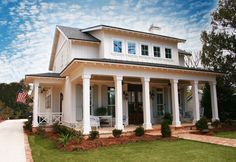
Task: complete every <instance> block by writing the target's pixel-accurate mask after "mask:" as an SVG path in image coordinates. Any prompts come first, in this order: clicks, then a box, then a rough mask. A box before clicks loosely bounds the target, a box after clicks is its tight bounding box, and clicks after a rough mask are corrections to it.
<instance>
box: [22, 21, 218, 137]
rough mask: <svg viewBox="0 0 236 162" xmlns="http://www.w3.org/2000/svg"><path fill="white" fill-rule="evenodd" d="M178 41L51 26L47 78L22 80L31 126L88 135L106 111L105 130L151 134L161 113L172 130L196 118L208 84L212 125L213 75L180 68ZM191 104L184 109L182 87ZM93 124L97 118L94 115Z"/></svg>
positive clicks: (109, 29) (136, 33) (101, 29)
mask: <svg viewBox="0 0 236 162" xmlns="http://www.w3.org/2000/svg"><path fill="white" fill-rule="evenodd" d="M184 42H185V40H183V39H179V38H174V37H168V36H164V35H159V34H153V33H148V32H142V31H135V30H130V29H124V28H118V27H113V26H107V25H98V26H93V27H89V28H85V29H78V28H71V27H65V26H57V27H56V30H55V36H54V40H53V45H52V51H51V59H50V63H49V70H50V71H52V72H51V73H42V74H30V75H26V82H27V83H33V85H34V86H33V87H34V88H33V92H32V94H33V97H34V105H33V127H38V126H39V125H40V124H46V125H50V124H52V123H53V122H55V121H60V122H61V123H62V124H64V125H67V126H70V127H74V128H76V129H80V130H82V131H83V133H84V134H88V133H89V131H90V130H91V124H92V126H93V124H94V123H91V119H93V117H94V116H96V115H97V114H96V112H97V109H98V108H100V107H105V110H107V111H105V113H106V114H104V115H105V116H100V117H99V119H106V120H107V121H108V122H109V123H110V126H111V127H115V128H117V129H125V128H124V126H127V125H141V124H142V125H143V126H144V128H145V129H152V126H153V125H154V124H157V123H159V122H160V120H161V118H162V116H163V115H164V113H166V112H169V113H172V115H173V122H172V124H173V125H174V126H181V122H186V121H191V122H196V121H197V120H199V118H200V110H199V95H198V86H199V84H204V83H205V82H209V84H210V87H211V94H212V95H211V96H212V97H211V102H212V112H213V113H212V114H213V119H212V120H216V119H219V117H218V107H217V94H216V76H217V75H221V74H219V73H216V72H213V71H209V70H204V69H193V68H187V67H185V66H184V55H189V53H187V52H185V51H183V50H179V49H178V43H184ZM190 85H191V86H192V98H193V104H191V105H192V106H191V107H186V106H187V104H186V99H187V96H186V93H185V92H186V88H187V87H188V86H190ZM95 119H98V118H96V117H95Z"/></svg>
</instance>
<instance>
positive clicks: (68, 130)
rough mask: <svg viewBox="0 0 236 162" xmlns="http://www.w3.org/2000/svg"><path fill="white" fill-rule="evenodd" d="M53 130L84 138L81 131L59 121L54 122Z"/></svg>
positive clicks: (61, 133)
mask: <svg viewBox="0 0 236 162" xmlns="http://www.w3.org/2000/svg"><path fill="white" fill-rule="evenodd" d="M53 130H54V132H56V133H58V134H60V135H69V136H71V137H73V138H82V133H81V131H76V130H75V129H73V128H69V127H66V126H64V125H60V124H58V123H55V124H53Z"/></svg>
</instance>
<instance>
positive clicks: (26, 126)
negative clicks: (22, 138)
mask: <svg viewBox="0 0 236 162" xmlns="http://www.w3.org/2000/svg"><path fill="white" fill-rule="evenodd" d="M32 121H33V119H32V116H29V117H28V120H27V121H26V122H25V123H24V129H26V130H28V131H30V132H32Z"/></svg>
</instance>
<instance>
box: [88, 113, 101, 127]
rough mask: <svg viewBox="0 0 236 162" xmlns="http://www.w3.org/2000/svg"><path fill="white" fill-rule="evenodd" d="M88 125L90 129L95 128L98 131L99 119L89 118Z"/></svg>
mask: <svg viewBox="0 0 236 162" xmlns="http://www.w3.org/2000/svg"><path fill="white" fill-rule="evenodd" d="M90 125H91V127H96V129H98V128H99V127H100V119H99V117H97V116H92V115H91V116H90Z"/></svg>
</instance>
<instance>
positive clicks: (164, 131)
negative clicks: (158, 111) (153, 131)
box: [161, 120, 171, 137]
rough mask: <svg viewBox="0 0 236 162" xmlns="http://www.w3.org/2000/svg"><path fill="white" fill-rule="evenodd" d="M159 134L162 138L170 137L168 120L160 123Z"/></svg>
mask: <svg viewBox="0 0 236 162" xmlns="http://www.w3.org/2000/svg"><path fill="white" fill-rule="evenodd" d="M161 134H162V137H170V136H171V129H170V126H169V120H163V121H162V123H161Z"/></svg>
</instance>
